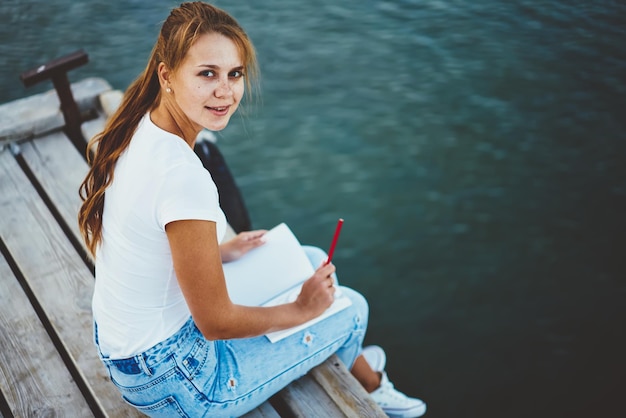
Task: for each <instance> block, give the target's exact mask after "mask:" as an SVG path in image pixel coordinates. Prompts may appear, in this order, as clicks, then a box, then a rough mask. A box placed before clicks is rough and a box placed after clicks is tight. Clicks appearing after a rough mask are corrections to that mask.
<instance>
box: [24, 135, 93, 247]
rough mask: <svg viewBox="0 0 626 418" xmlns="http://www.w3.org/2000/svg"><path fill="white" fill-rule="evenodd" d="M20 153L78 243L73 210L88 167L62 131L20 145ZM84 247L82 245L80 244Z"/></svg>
mask: <svg viewBox="0 0 626 418" xmlns="http://www.w3.org/2000/svg"><path fill="white" fill-rule="evenodd" d="M20 149H21V155H22V156H23V157H24V160H25V162H26V163H27V165H28V167H29V169H30V170H31V171H32V172H33V174H34V175H35V178H36V179H37V182H39V183H40V184H41V186H42V187H43V190H44V191H45V192H46V194H47V195H48V197H49V198H50V200H51V202H52V204H53V205H54V207H55V208H56V209H57V210H58V212H59V214H60V216H61V217H62V219H63V221H64V222H65V224H66V225H67V226H68V227H69V229H70V230H71V233H72V236H73V238H74V239H75V240H76V241H77V242H79V243H80V244H81V245H82V238H81V235H80V230H79V229H78V221H77V214H78V209H79V208H80V205H81V203H82V202H81V200H80V197H79V195H78V188H79V187H80V183H81V182H82V181H83V179H84V178H85V175H86V174H87V171H88V170H89V167H88V166H87V163H86V162H85V160H84V159H83V158H82V156H81V155H80V154H79V153H78V151H77V150H76V148H75V147H74V146H73V145H72V143H71V142H70V140H69V139H68V138H67V137H66V136H65V134H63V133H62V132H56V133H53V134H50V135H48V136H46V137H45V138H41V139H39V140H37V141H30V142H28V143H25V144H22V145H20ZM82 247H83V248H84V245H83V246H82Z"/></svg>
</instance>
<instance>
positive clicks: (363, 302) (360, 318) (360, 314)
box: [341, 286, 369, 328]
mask: <svg viewBox="0 0 626 418" xmlns="http://www.w3.org/2000/svg"><path fill="white" fill-rule="evenodd" d="M341 292H342V295H344V296H346V297H348V298H349V299H350V300H351V301H352V305H351V308H352V309H353V311H354V314H355V321H356V322H358V323H360V327H361V328H366V327H367V321H368V318H369V304H368V303H367V299H365V297H364V296H363V295H362V294H360V293H359V292H357V291H356V290H354V289H351V288H349V287H344V286H342V287H341Z"/></svg>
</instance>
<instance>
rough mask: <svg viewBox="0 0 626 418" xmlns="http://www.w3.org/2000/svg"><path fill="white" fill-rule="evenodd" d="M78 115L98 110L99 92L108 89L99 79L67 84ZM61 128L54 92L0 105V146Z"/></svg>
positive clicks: (62, 121) (59, 111) (60, 113)
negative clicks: (70, 89)
mask: <svg viewBox="0 0 626 418" xmlns="http://www.w3.org/2000/svg"><path fill="white" fill-rule="evenodd" d="M71 88H72V93H73V95H74V99H75V100H76V103H77V104H78V108H79V110H80V111H81V112H88V111H90V110H91V111H93V110H96V109H98V108H99V106H100V102H99V95H100V93H103V92H106V91H109V90H111V86H110V85H109V83H107V82H106V81H105V80H104V79H101V78H95V77H94V78H86V79H84V80H81V81H79V82H77V83H73V84H72V85H71ZM64 125H65V121H64V119H63V113H62V112H61V109H60V101H59V98H58V97H57V93H56V91H54V90H49V91H47V92H45V93H41V94H35V95H33V96H29V97H25V98H23V99H19V100H14V101H12V102H9V103H5V104H2V105H0V147H1V146H2V144H3V143H7V142H11V141H20V140H24V139H28V138H33V137H37V136H41V135H44V134H46V133H50V132H53V131H58V130H60V129H61V128H63V126H64Z"/></svg>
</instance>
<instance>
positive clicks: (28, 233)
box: [0, 152, 140, 416]
mask: <svg viewBox="0 0 626 418" xmlns="http://www.w3.org/2000/svg"><path fill="white" fill-rule="evenodd" d="M0 178H2V181H1V182H0V207H1V208H2V212H3V213H2V217H0V237H2V240H3V241H4V242H5V244H6V246H7V248H8V250H9V251H10V253H11V254H12V256H13V257H14V259H15V262H16V264H17V265H18V267H19V269H20V270H21V271H22V272H23V274H24V276H25V278H26V280H27V282H28V284H29V286H30V288H31V289H32V291H33V294H34V295H35V297H36V299H37V300H38V303H39V304H40V305H41V307H42V309H43V311H44V312H45V314H46V315H47V317H48V318H49V320H50V323H51V328H52V329H53V330H54V331H55V332H56V334H57V335H58V336H59V339H60V341H55V343H56V344H58V345H59V346H58V348H59V349H60V350H64V351H65V352H66V353H67V355H68V359H67V361H69V362H70V364H68V367H70V366H71V367H74V368H75V369H74V372H73V375H74V379H75V380H76V381H77V384H78V385H79V386H80V387H81V389H82V390H83V395H85V396H86V397H91V399H88V402H91V406H92V407H93V408H95V409H96V410H99V411H107V413H109V415H110V416H140V415H139V413H138V412H136V411H135V410H134V409H132V408H131V407H130V406H127V405H126V404H125V403H124V402H123V401H122V400H121V399H120V395H119V392H117V390H116V389H115V388H114V387H113V385H112V383H110V382H108V380H109V378H108V373H107V372H106V369H105V368H104V366H103V365H102V363H101V362H100V360H99V359H98V358H97V352H96V350H95V347H94V345H93V342H92V317H91V295H92V293H93V285H94V282H93V277H92V275H91V272H90V271H89V270H88V268H87V267H86V266H85V264H84V263H83V262H82V260H81V259H80V257H79V256H78V255H77V254H76V252H75V250H74V248H72V246H71V245H70V243H69V241H68V240H67V237H66V236H65V235H64V234H63V232H62V230H61V229H60V227H59V226H58V225H57V223H56V222H55V220H54V219H53V218H52V216H51V215H50V212H49V211H48V209H47V208H46V207H45V205H44V204H43V202H42V201H41V200H40V198H39V196H38V195H37V194H36V192H35V191H34V190H33V188H32V187H31V186H30V183H29V182H28V179H27V178H26V176H25V175H24V173H23V172H22V171H21V170H20V168H19V166H18V165H17V162H16V161H15V159H14V158H13V156H12V155H11V154H10V153H8V152H2V153H0ZM81 382H84V384H83V386H81ZM102 415H105V414H104V412H102Z"/></svg>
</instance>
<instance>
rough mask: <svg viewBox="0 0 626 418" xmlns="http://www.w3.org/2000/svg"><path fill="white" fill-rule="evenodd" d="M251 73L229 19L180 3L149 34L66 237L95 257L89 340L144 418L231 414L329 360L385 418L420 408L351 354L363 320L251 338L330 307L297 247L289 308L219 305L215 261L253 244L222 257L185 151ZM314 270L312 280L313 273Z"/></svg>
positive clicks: (227, 245) (232, 244)
mask: <svg viewBox="0 0 626 418" xmlns="http://www.w3.org/2000/svg"><path fill="white" fill-rule="evenodd" d="M256 74H257V63H256V59H255V52H254V49H253V46H252V44H251V42H250V40H249V39H248V37H247V35H246V34H245V32H244V31H243V30H242V28H241V27H240V26H239V25H238V24H237V22H236V21H235V20H234V19H233V18H232V17H231V16H229V15H228V14H227V13H225V12H224V11H222V10H220V9H217V8H215V7H213V6H211V5H208V4H205V3H201V2H194V3H183V4H182V5H181V6H180V7H178V8H176V9H174V10H173V11H172V12H171V14H170V15H169V17H168V18H167V20H166V21H165V23H164V24H163V27H162V29H161V32H160V35H159V37H158V40H157V42H156V45H155V46H154V49H153V51H152V54H151V57H150V60H149V62H148V65H147V67H146V69H145V71H144V72H143V74H142V75H141V76H140V77H139V78H138V79H137V80H136V81H135V82H134V83H133V84H132V85H131V86H130V87H129V89H128V90H127V92H126V94H125V95H124V99H123V101H122V104H121V106H120V108H119V109H118V111H117V112H116V113H115V114H114V115H113V116H112V117H111V119H110V120H109V121H108V123H107V125H106V127H105V129H104V131H103V132H102V133H100V134H99V135H97V136H96V137H95V138H94V139H93V140H92V142H93V146H94V147H96V152H95V156H94V157H93V161H92V162H91V168H90V171H89V173H88V174H87V177H86V178H85V180H84V182H83V183H82V185H81V188H80V192H81V197H82V198H83V200H84V203H83V205H82V207H81V209H80V212H79V225H80V229H81V232H82V234H83V236H84V239H85V242H86V244H87V247H88V248H89V250H90V251H91V253H92V255H93V256H94V258H95V263H96V285H95V293H94V295H93V314H94V334H95V341H96V345H97V346H98V349H99V352H100V356H101V358H102V361H103V362H104V364H105V365H106V366H107V368H108V370H109V372H110V375H111V379H112V380H113V382H114V383H115V385H116V386H117V387H118V388H119V390H120V392H121V394H122V396H123V397H124V399H125V400H126V401H127V402H128V403H130V404H131V405H133V406H134V407H135V408H137V409H138V410H140V411H141V412H143V413H145V414H147V415H150V416H155V417H172V416H181V415H182V416H191V417H200V416H211V417H214V416H215V417H217V416H239V415H242V414H244V413H246V412H248V411H250V410H252V409H254V408H255V407H257V406H258V405H260V404H261V403H263V402H264V401H265V400H267V399H268V398H269V397H270V396H271V395H273V394H274V393H276V392H277V391H279V390H280V389H281V388H283V387H284V386H286V385H287V384H289V383H290V382H291V381H293V380H295V379H297V378H298V377H300V376H302V375H304V374H305V373H307V372H308V371H309V370H310V369H311V368H312V367H314V366H316V365H318V364H320V363H321V362H323V361H324V360H325V359H326V358H328V356H330V355H331V354H332V353H337V355H338V356H339V357H340V358H341V360H342V361H343V362H344V363H345V364H346V365H347V366H348V367H349V368H350V369H351V372H352V373H353V375H354V376H355V377H356V378H357V379H358V381H359V382H361V383H362V384H363V386H364V387H365V388H366V390H368V391H369V392H371V393H372V396H373V397H374V399H375V400H376V401H377V402H378V403H379V404H380V405H381V406H382V407H383V409H384V410H385V411H386V412H387V413H388V414H390V415H392V416H404V417H417V416H420V415H422V414H423V413H424V412H425V410H426V406H425V405H424V403H423V402H422V401H420V400H419V399H414V398H409V397H407V396H405V395H403V394H402V393H400V392H398V391H396V390H395V389H394V388H393V385H392V384H391V383H390V382H389V381H388V379H387V376H386V374H385V372H384V364H385V356H384V352H383V351H382V349H380V348H379V347H369V348H366V349H362V348H361V345H362V342H363V338H364V335H365V330H366V326H367V319H368V307H367V303H366V301H365V300H364V298H363V297H362V296H361V295H360V294H358V293H357V292H355V291H353V290H351V289H349V288H342V292H343V293H344V294H345V295H347V296H349V297H350V298H351V300H352V305H351V306H350V307H349V308H347V309H344V310H343V311H340V312H339V313H337V314H335V315H332V316H331V317H329V318H327V319H325V320H323V321H321V322H318V323H317V324H315V325H313V326H311V327H309V328H307V329H306V330H305V331H302V332H299V333H296V334H294V335H291V336H289V337H287V338H285V339H283V340H281V341H278V342H276V343H271V342H270V341H269V340H268V339H267V338H266V337H265V336H264V334H266V333H268V332H271V331H277V330H282V329H286V328H289V327H293V326H296V325H299V324H302V323H304V322H306V321H308V320H310V319H312V318H314V317H316V316H318V315H320V314H321V313H322V312H324V310H325V309H326V308H327V307H328V306H329V305H330V304H331V303H332V301H333V295H334V293H335V283H334V277H335V275H334V273H335V266H334V265H332V264H328V265H324V263H322V260H323V259H324V254H323V252H321V250H317V251H316V250H314V249H310V248H309V249H307V251H308V253H309V255H310V259H311V260H312V263H314V264H313V265H314V267H317V270H316V271H315V274H314V275H313V276H312V277H311V278H310V279H308V280H307V281H306V282H305V283H304V285H303V287H302V291H301V293H300V295H299V296H298V297H297V299H296V300H295V301H294V302H292V303H287V304H284V305H279V306H274V307H249V306H241V305H236V304H234V303H232V302H231V300H230V298H229V295H228V292H227V289H226V284H225V280H224V274H223V270H222V263H225V262H228V261H232V260H234V259H237V258H239V257H242V256H245V254H246V253H247V252H248V251H250V250H251V249H253V248H256V247H258V246H259V245H262V244H263V235H264V233H265V231H263V230H259V231H248V232H243V233H240V234H238V235H237V236H236V237H235V238H233V239H232V240H230V241H227V242H223V243H221V244H220V242H221V239H222V237H223V235H224V232H225V230H226V221H225V218H224V214H223V213H222V211H221V209H220V207H219V204H218V194H217V189H216V187H215V185H214V183H213V181H212V179H211V176H210V174H209V173H208V172H207V171H206V170H205V169H204V168H203V166H202V164H201V162H200V160H199V159H198V157H197V156H196V155H195V154H194V152H193V146H194V142H195V138H196V136H197V134H198V133H199V132H200V131H201V130H202V129H203V128H207V129H210V130H214V131H218V130H221V129H223V128H224V127H225V126H226V125H227V124H228V121H229V119H230V117H231V116H232V115H233V113H234V112H235V111H236V110H237V107H238V106H239V103H240V101H241V99H242V98H243V95H244V91H245V90H246V88H247V89H250V87H251V85H252V84H251V83H252V82H253V81H254V78H255V76H256ZM318 266H319V267H318Z"/></svg>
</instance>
